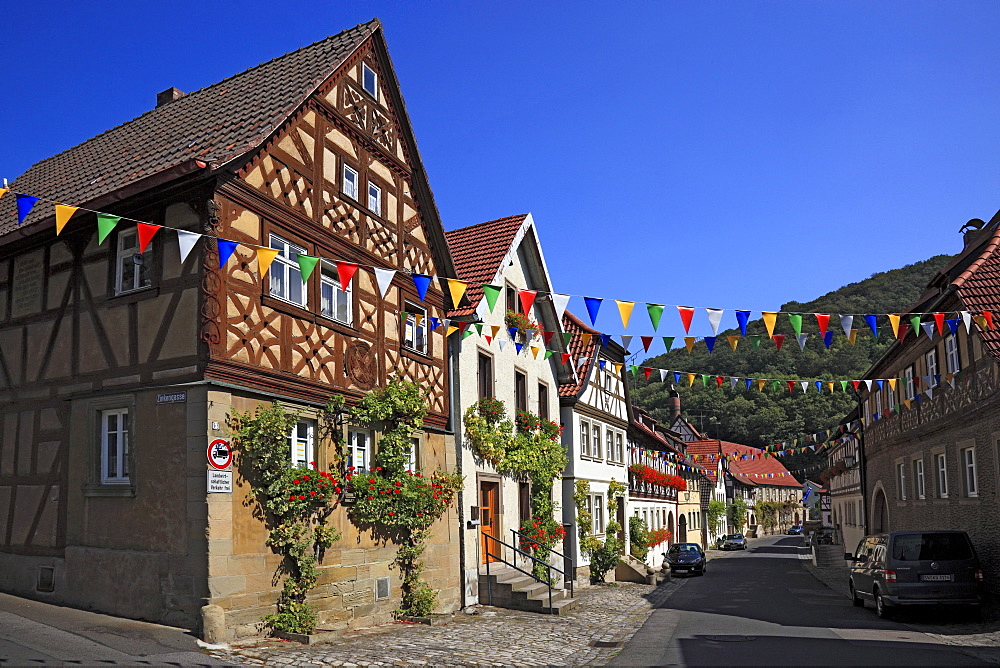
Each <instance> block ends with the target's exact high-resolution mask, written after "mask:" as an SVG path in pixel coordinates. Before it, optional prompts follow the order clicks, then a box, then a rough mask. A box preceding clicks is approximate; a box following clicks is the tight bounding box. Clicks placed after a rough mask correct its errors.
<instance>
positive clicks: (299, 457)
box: [289, 420, 316, 469]
mask: <svg viewBox="0 0 1000 668" xmlns="http://www.w3.org/2000/svg"><path fill="white" fill-rule="evenodd" d="M314 434H315V423H314V422H313V421H312V420H299V421H298V422H296V423H295V426H294V427H292V433H291V434H289V441H290V445H291V453H292V466H296V467H298V468H303V469H306V468H310V466H309V464H310V462H315V461H316V447H315V442H314V440H313V437H314Z"/></svg>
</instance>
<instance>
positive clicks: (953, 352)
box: [944, 334, 962, 373]
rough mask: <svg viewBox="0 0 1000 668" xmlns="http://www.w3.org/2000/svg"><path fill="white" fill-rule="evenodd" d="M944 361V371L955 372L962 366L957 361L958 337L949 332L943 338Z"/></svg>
mask: <svg viewBox="0 0 1000 668" xmlns="http://www.w3.org/2000/svg"><path fill="white" fill-rule="evenodd" d="M944 361H945V368H946V369H947V371H945V373H957V372H958V370H959V369H961V368H962V367H961V364H960V363H959V361H958V337H957V336H955V335H954V334H949V335H948V336H947V337H946V338H945V340H944Z"/></svg>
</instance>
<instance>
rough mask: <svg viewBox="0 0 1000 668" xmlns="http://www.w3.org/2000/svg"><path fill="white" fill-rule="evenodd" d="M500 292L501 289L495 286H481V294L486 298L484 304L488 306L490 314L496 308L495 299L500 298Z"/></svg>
mask: <svg viewBox="0 0 1000 668" xmlns="http://www.w3.org/2000/svg"><path fill="white" fill-rule="evenodd" d="M502 290H503V288H502V287H499V286H496V285H486V284H483V294H484V295H485V296H486V303H487V304H489V305H490V313H493V309H495V308H496V305H497V297H499V296H500V292H501V291H502Z"/></svg>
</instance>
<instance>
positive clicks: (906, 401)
mask: <svg viewBox="0 0 1000 668" xmlns="http://www.w3.org/2000/svg"><path fill="white" fill-rule="evenodd" d="M903 405H904V406H906V410H910V400H909V399H903Z"/></svg>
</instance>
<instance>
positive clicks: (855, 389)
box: [851, 380, 861, 392]
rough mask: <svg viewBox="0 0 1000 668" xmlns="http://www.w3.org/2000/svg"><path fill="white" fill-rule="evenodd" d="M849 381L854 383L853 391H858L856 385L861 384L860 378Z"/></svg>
mask: <svg viewBox="0 0 1000 668" xmlns="http://www.w3.org/2000/svg"><path fill="white" fill-rule="evenodd" d="M851 382H852V383H853V384H854V391H855V392H857V391H858V386H859V385H861V381H860V380H852V381H851Z"/></svg>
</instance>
